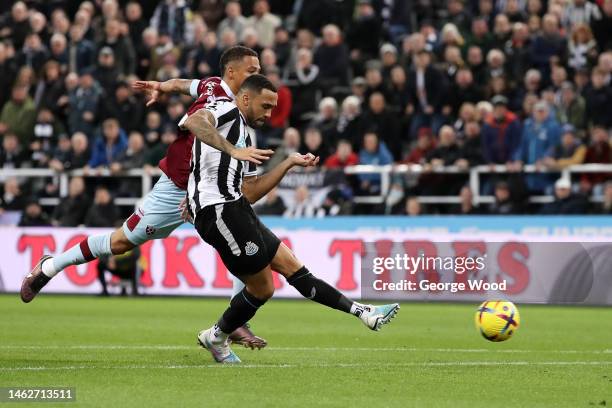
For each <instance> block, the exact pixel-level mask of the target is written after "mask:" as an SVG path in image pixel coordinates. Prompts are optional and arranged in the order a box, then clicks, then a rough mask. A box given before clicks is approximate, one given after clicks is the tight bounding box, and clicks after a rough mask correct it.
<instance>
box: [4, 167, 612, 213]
mask: <svg viewBox="0 0 612 408" xmlns="http://www.w3.org/2000/svg"><path fill="white" fill-rule="evenodd" d="M344 171H345V173H346V174H347V175H359V174H379V175H380V177H381V188H380V193H379V194H378V195H368V196H356V197H354V202H355V203H360V204H382V203H384V202H385V200H386V198H387V195H388V194H389V191H390V188H391V184H392V181H393V177H394V176H402V175H404V176H406V175H414V176H415V177H416V176H419V175H422V174H456V175H461V174H465V175H466V176H467V177H468V180H469V186H470V188H471V190H472V194H473V203H474V204H475V205H478V204H486V203H492V202H493V201H494V200H495V198H494V197H493V196H491V195H482V194H481V189H480V186H481V183H482V176H483V175H491V174H508V173H513V172H514V171H513V170H511V169H508V168H507V167H506V166H505V165H495V166H488V165H481V166H475V167H471V168H469V169H464V168H459V167H457V166H446V167H433V168H431V167H428V166H423V165H420V164H395V165H382V166H381V165H356V166H348V167H346V168H345V169H344ZM522 173H530V174H533V173H539V174H547V173H549V174H550V173H557V174H560V175H561V176H560V177H566V178H570V177H571V176H572V175H573V174H584V173H611V174H612V164H581V165H574V166H570V167H567V168H564V169H562V170H553V169H546V168H539V169H538V168H536V166H535V165H526V166H523V169H522ZM160 175H161V171H160V170H158V169H156V170H152V171H145V170H143V169H132V170H128V171H123V172H121V173H111V172H110V171H109V170H106V169H105V170H95V171H89V172H86V171H85V170H82V169H79V170H73V171H69V172H61V173H59V172H56V171H54V170H51V169H0V182H3V181H4V180H6V179H7V178H10V177H16V178H18V179H32V178H35V179H39V178H50V179H53V180H54V183H56V184H57V185H58V193H59V194H58V196H59V197H45V198H41V199H40V204H41V205H43V206H53V205H57V204H58V203H59V201H60V197H65V196H67V195H68V185H69V182H70V177H77V176H81V177H85V178H115V179H125V178H140V179H141V194H140V197H115V199H114V202H115V204H116V205H119V206H134V205H136V203H138V201H139V200H140V198H141V197H143V196H145V195H146V194H147V193H148V192H149V191H150V190H151V188H152V187H153V182H154V178H156V177H159V176H160ZM590 199H591V201H594V202H598V201H601V200H602V198H601V197H595V196H594V197H591V198H590ZM553 200H554V196H552V195H538V196H531V197H530V198H529V201H530V202H531V203H548V202H551V201H553ZM419 201H420V202H422V203H424V204H457V203H459V202H460V197H458V196H448V195H440V196H419Z"/></svg>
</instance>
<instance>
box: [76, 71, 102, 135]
mask: <svg viewBox="0 0 612 408" xmlns="http://www.w3.org/2000/svg"><path fill="white" fill-rule="evenodd" d="M101 96H102V90H101V89H100V87H99V86H98V84H97V83H96V82H95V81H94V78H93V76H92V75H91V73H87V72H86V73H84V74H83V75H82V76H81V77H80V78H79V86H78V87H77V88H75V89H74V90H72V91H70V93H69V100H70V113H69V115H68V129H69V131H70V132H71V133H76V132H83V133H85V134H86V135H91V134H93V131H94V125H95V119H96V112H97V108H98V102H99V100H100V97H101Z"/></svg>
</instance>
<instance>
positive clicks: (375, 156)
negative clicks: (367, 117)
mask: <svg viewBox="0 0 612 408" xmlns="http://www.w3.org/2000/svg"><path fill="white" fill-rule="evenodd" d="M391 163H393V156H392V155H391V152H390V151H389V149H388V148H387V145H386V144H385V142H383V141H381V140H380V138H379V137H378V134H377V133H376V132H375V131H368V132H366V133H365V134H364V135H363V144H362V147H361V150H360V151H359V164H370V165H374V166H383V165H386V164H391ZM359 182H360V189H361V191H363V192H365V193H366V194H377V193H379V192H380V174H360V175H359Z"/></svg>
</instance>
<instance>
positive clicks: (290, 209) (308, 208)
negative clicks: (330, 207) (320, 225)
mask: <svg viewBox="0 0 612 408" xmlns="http://www.w3.org/2000/svg"><path fill="white" fill-rule="evenodd" d="M316 215H317V206H316V205H315V204H314V203H313V201H312V197H311V196H310V191H309V190H308V187H306V186H305V185H301V186H299V187H297V188H296V189H295V196H294V200H293V202H292V203H290V204H289V205H288V206H287V209H286V210H285V212H284V213H283V216H284V217H286V218H304V217H307V218H312V217H315V216H316Z"/></svg>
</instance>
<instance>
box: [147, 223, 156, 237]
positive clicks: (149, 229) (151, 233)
mask: <svg viewBox="0 0 612 408" xmlns="http://www.w3.org/2000/svg"><path fill="white" fill-rule="evenodd" d="M155 231H156V229H155V227H152V226H150V225H147V227H146V228H145V233H146V234H147V235H153V234H155Z"/></svg>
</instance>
